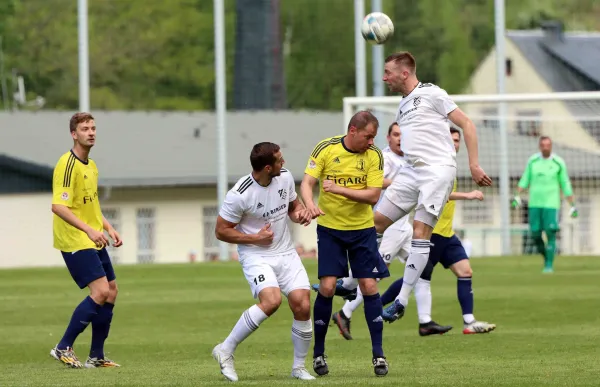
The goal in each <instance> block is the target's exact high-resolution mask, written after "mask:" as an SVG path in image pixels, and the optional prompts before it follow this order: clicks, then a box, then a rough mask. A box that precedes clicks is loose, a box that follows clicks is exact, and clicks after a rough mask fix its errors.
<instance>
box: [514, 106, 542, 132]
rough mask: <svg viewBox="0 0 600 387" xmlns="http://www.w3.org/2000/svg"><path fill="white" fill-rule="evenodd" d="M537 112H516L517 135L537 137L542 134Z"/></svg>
mask: <svg viewBox="0 0 600 387" xmlns="http://www.w3.org/2000/svg"><path fill="white" fill-rule="evenodd" d="M540 117H541V114H540V112H539V110H521V111H518V112H517V133H519V134H520V135H522V136H532V137H538V136H539V135H540V134H541V132H542V121H541V119H540Z"/></svg>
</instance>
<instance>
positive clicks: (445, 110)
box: [432, 89, 458, 117]
mask: <svg viewBox="0 0 600 387" xmlns="http://www.w3.org/2000/svg"><path fill="white" fill-rule="evenodd" d="M432 104H433V108H434V109H435V111H437V112H438V113H440V114H441V115H443V116H444V117H447V116H448V114H450V113H452V112H453V111H454V110H455V109H456V108H457V107H458V106H456V104H455V103H454V101H453V100H452V99H451V98H450V96H449V95H448V93H446V91H445V90H443V89H438V90H437V91H436V93H434V94H433V95H432Z"/></svg>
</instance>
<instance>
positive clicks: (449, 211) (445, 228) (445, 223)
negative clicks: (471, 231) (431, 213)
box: [433, 180, 457, 238]
mask: <svg viewBox="0 0 600 387" xmlns="http://www.w3.org/2000/svg"><path fill="white" fill-rule="evenodd" d="M456 185H457V180H454V188H452V192H456ZM455 209H456V200H448V203H446V205H445V206H444V209H443V210H442V215H440V218H439V219H438V222H437V224H436V225H435V227H434V228H433V233H434V234H438V235H440V236H443V237H446V238H450V237H451V236H452V235H454V230H453V229H452V223H454V210H455Z"/></svg>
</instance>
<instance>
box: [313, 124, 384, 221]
mask: <svg viewBox="0 0 600 387" xmlns="http://www.w3.org/2000/svg"><path fill="white" fill-rule="evenodd" d="M343 139H344V136H335V137H331V138H327V139H325V140H323V141H321V142H320V143H319V144H317V146H316V147H315V148H314V150H313V152H312V153H311V155H310V158H309V160H308V165H307V166H306V170H305V171H304V173H306V174H308V175H310V176H312V177H314V178H315V179H319V180H320V181H321V182H322V181H323V180H332V181H333V182H334V183H335V184H337V185H339V186H342V187H346V188H350V189H365V188H367V187H375V188H381V187H382V186H383V155H382V154H381V151H380V150H379V148H377V147H376V146H374V145H371V147H370V148H369V149H368V150H367V151H366V152H364V153H357V152H353V151H351V150H349V149H348V148H346V147H345V145H344V142H343ZM319 208H320V209H321V210H322V211H323V212H324V213H325V215H321V216H319V217H318V218H317V224H320V225H321V226H324V227H329V228H332V229H335V230H362V229H365V228H369V227H373V226H374V222H373V206H371V205H370V204H367V203H358V202H356V201H354V200H350V199H348V198H345V197H343V196H341V195H337V194H333V193H331V192H325V191H323V185H322V184H321V188H320V191H319Z"/></svg>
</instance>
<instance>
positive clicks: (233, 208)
mask: <svg viewBox="0 0 600 387" xmlns="http://www.w3.org/2000/svg"><path fill="white" fill-rule="evenodd" d="M243 215H244V203H243V200H242V195H240V194H238V193H237V192H234V191H229V192H227V195H226V196H225V200H224V201H223V205H222V206H221V210H220V211H219V216H220V217H221V218H223V219H225V220H226V221H228V222H231V223H236V224H237V223H239V222H240V221H241V220H242V216H243Z"/></svg>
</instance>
